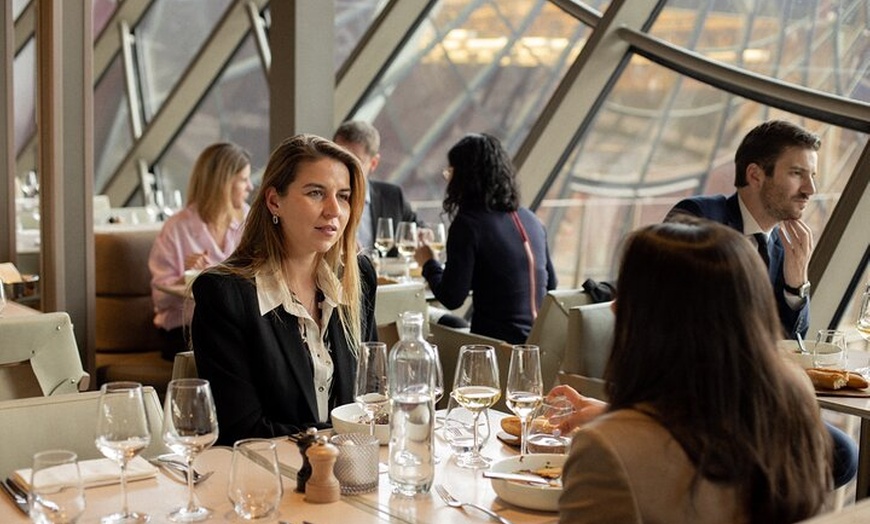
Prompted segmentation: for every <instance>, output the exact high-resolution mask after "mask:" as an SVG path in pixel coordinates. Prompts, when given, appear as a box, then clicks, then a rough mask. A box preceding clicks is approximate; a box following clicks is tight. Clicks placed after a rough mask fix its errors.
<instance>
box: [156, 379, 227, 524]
mask: <svg viewBox="0 0 870 524" xmlns="http://www.w3.org/2000/svg"><path fill="white" fill-rule="evenodd" d="M217 437H218V423H217V415H216V414H215V408H214V399H213V398H212V395H211V387H209V383H208V381H207V380H203V379H201V378H180V379H175V380H173V381H171V382H169V388H168V389H167V390H166V403H165V406H164V408H163V441H164V442H165V443H166V445H167V446H169V449H171V450H172V451H174V452H175V453H176V454H178V455H181V456H182V457H183V458H184V461H185V462H186V463H187V472H188V474H187V493H188V495H187V506H182V507H180V508H178V509H176V510H175V511H173V512H172V513H170V514H169V520H171V521H173V522H198V521H200V520H205V519H207V518H209V517H210V516H211V513H212V511H211V510H210V509H208V508H205V507H202V506H197V504H196V500H195V499H194V497H193V474H192V472H193V459H194V458H196V456H197V455H198V454H200V453H202V452H203V451H204V450H205V449H206V448H208V447H209V446H211V445H212V444H214V443H215V441H216V440H217Z"/></svg>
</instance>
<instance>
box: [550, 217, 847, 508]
mask: <svg viewBox="0 0 870 524" xmlns="http://www.w3.org/2000/svg"><path fill="white" fill-rule="evenodd" d="M617 289H618V290H619V296H618V299H617V301H616V302H615V306H614V307H615V312H616V326H615V335H614V342H613V347H612V353H611V355H610V359H609V362H608V365H607V368H606V371H605V381H606V391H607V394H608V397H609V399H610V401H611V403H610V405H609V407H608V406H607V405H606V404H603V403H597V404H596V403H594V402H590V401H589V400H588V399H585V398H583V402H578V398H577V393H576V391H574V390H572V389H570V388H568V387H567V386H558V387H557V388H554V390H553V391H552V392H551V393H550V396H551V397H552V396H558V395H567V396H568V397H574V398H571V400H572V401H574V402H575V404H576V405H578V406H582V407H584V408H586V411H587V413H584V414H583V415H582V417H585V418H587V419H589V418H592V420H591V421H590V422H588V423H586V424H585V425H583V426H581V427H580V429H578V430H577V431H576V433H575V434H574V440H573V444H572V448H571V452H570V455H569V457H568V461H567V462H566V464H565V469H564V483H565V489H564V492H563V494H562V497H561V499H560V501H559V506H560V519H561V522H566V523H567V522H571V523H578V522H579V523H588V522H607V523H620V522H668V523H681V522H685V523H690V522H707V523H711V522H722V523H725V522H727V523H733V522H752V523H768V522H795V521H799V520H803V519H805V518H808V517H810V516H812V515H814V514H816V513H817V512H818V511H819V510H820V508H821V507H822V504H823V500H824V497H825V495H826V493H827V492H828V490H829V489H830V487H831V471H830V468H831V466H830V463H831V460H832V458H831V451H830V450H831V441H830V437H829V435H828V432H827V431H826V430H825V427H824V425H823V424H822V421H821V418H820V415H819V408H818V405H817V403H816V401H815V395H814V392H813V388H812V385H811V384H810V382H809V379H808V378H807V376H806V375H805V374H804V373H803V370H801V369H799V368H798V367H797V366H796V365H794V364H793V363H791V362H789V361H787V360H785V359H784V358H783V357H782V356H781V355H780V354H779V353H778V352H777V350H776V339H777V338H778V336H779V333H780V327H779V319H778V318H777V313H776V305H775V303H774V301H773V293H772V292H771V289H770V282H769V280H768V278H767V276H766V272H765V268H764V266H763V264H762V262H761V260H760V259H759V257H758V256H757V254H756V253H755V250H754V247H753V246H751V245H750V243H749V242H747V241H746V239H744V238H743V237H742V235H740V234H739V233H737V232H735V231H733V230H731V229H730V228H727V227H725V226H721V225H718V224H714V223H712V222H708V221H702V220H699V219H688V218H687V219H685V220H681V221H680V222H677V223H666V224H656V225H652V226H648V227H645V228H643V229H640V230H638V231H636V232H635V233H633V234H632V235H630V236H629V238H628V240H627V241H626V244H625V247H624V254H623V257H622V264H621V267H620V271H619V282H618V286H617ZM581 398H582V397H581ZM596 411H599V412H603V414H601V415H600V416H597V417H594V416H593V415H595V412H596Z"/></svg>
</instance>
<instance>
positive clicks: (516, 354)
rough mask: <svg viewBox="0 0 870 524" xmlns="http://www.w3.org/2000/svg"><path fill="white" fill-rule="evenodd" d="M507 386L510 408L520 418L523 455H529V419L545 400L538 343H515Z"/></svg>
mask: <svg viewBox="0 0 870 524" xmlns="http://www.w3.org/2000/svg"><path fill="white" fill-rule="evenodd" d="M505 389H506V394H507V397H506V399H505V403H506V404H507V407H508V408H509V409H510V410H511V411H513V413H514V415H516V416H518V417H519V418H520V428H521V431H520V435H521V440H520V442H521V443H520V454H521V455H528V453H529V448H528V441H529V422H530V421H531V418H532V414H533V413H534V412H535V410H536V409H538V407H539V406H540V405H541V402H543V400H544V381H543V380H542V379H541V349H540V348H539V347H538V346H532V345H525V344H518V345H515V346H513V348H512V349H511V363H510V368H509V369H508V377H507V385H506V387H505Z"/></svg>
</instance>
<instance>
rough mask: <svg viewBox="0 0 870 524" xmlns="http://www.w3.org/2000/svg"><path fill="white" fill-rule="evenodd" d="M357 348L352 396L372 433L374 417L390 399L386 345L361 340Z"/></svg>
mask: <svg viewBox="0 0 870 524" xmlns="http://www.w3.org/2000/svg"><path fill="white" fill-rule="evenodd" d="M359 350H360V351H359V360H357V371H356V383H355V385H354V393H353V398H354V400H356V403H357V405H358V406H359V407H360V409H362V410H363V411H364V412H365V414H366V418H367V419H368V423H369V435H374V434H375V419H376V418H377V415H378V413H380V412H381V411H382V410H383V409H384V408H386V406H387V404H388V403H389V401H390V399H389V397H387V345H386V344H385V343H383V342H363V343H362V344H360V348H359Z"/></svg>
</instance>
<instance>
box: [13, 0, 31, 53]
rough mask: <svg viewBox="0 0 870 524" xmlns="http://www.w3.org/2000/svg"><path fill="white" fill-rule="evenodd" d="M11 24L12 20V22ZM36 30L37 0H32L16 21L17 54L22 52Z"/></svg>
mask: <svg viewBox="0 0 870 524" xmlns="http://www.w3.org/2000/svg"><path fill="white" fill-rule="evenodd" d="M10 22H11V20H10ZM35 30H36V0H32V1H31V2H30V3H29V4H27V7H25V8H24V11H21V13H19V14H18V18H16V19H15V54H16V55H17V54H18V53H20V52H21V50H22V49H24V46H25V45H27V42H29V41H30V39H31V38H33V32H34V31H35Z"/></svg>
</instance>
